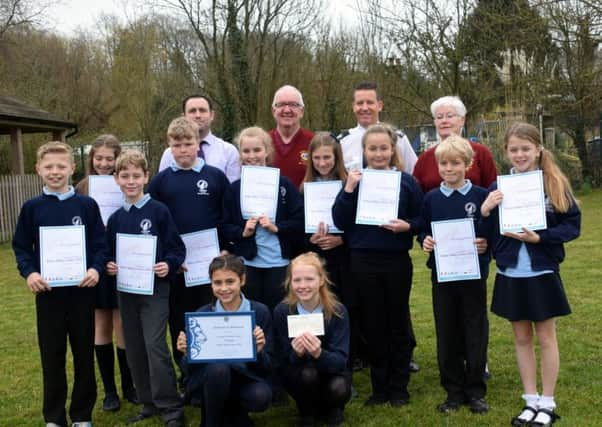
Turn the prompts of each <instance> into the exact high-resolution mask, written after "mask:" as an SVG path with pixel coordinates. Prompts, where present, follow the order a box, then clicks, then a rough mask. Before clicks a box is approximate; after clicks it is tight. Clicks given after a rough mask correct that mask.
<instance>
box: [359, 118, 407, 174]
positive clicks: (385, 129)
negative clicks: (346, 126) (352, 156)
mask: <svg viewBox="0 0 602 427" xmlns="http://www.w3.org/2000/svg"><path fill="white" fill-rule="evenodd" d="M379 133H382V134H385V135H387V136H388V137H389V141H390V142H391V148H393V155H392V156H391V161H390V163H389V166H394V167H395V169H397V170H398V171H399V172H403V162H402V159H400V158H399V151H398V150H397V134H396V133H395V129H393V126H391V125H388V124H386V123H376V124H374V125H372V126H370V127H368V129H366V133H364V136H363V137H362V151H365V149H366V140H367V139H368V136H369V135H373V134H379Z"/></svg>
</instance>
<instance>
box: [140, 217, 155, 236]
mask: <svg viewBox="0 0 602 427" xmlns="http://www.w3.org/2000/svg"><path fill="white" fill-rule="evenodd" d="M152 226H153V223H152V222H151V220H150V219H147V218H144V219H143V220H142V221H140V232H141V233H142V234H149V233H150V229H151V227H152Z"/></svg>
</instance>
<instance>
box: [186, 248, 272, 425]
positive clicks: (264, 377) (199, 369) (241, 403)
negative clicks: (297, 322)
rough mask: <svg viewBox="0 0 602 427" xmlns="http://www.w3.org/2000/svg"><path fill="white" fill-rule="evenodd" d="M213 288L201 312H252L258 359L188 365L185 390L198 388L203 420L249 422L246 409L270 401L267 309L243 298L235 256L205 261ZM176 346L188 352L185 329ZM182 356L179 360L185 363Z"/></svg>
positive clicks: (242, 278) (259, 407) (255, 408)
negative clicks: (213, 298) (210, 296)
mask: <svg viewBox="0 0 602 427" xmlns="http://www.w3.org/2000/svg"><path fill="white" fill-rule="evenodd" d="M209 275H210V277H211V289H212V290H213V295H214V296H215V298H216V299H215V302H214V303H212V304H207V305H204V306H203V307H201V308H199V309H198V310H197V311H199V312H228V311H230V312H235V311H254V312H255V321H256V323H257V325H256V326H255V330H254V331H253V335H254V336H255V345H256V347H257V360H256V361H255V362H246V363H235V364H225V363H209V364H195V365H189V366H188V370H189V372H188V383H187V385H186V388H187V390H188V392H189V393H196V392H197V391H200V392H201V401H202V416H203V420H202V423H201V425H202V426H206V427H215V426H222V425H235V426H248V425H252V423H251V420H250V419H249V416H248V413H249V412H263V411H265V410H266V409H267V408H268V406H269V404H270V402H271V400H272V390H271V388H270V384H269V376H270V373H271V366H272V348H273V340H272V316H271V315H270V312H269V310H268V308H267V307H266V306H265V305H263V304H261V303H259V302H257V301H253V300H248V299H247V298H245V296H244V295H243V293H242V292H241V290H242V287H243V286H244V285H245V265H244V263H243V261H242V259H240V258H239V257H237V256H234V255H224V256H219V257H216V258H214V259H213V261H212V262H211V264H210V265H209ZM178 350H180V351H181V352H182V353H186V334H185V333H184V332H180V334H179V336H178ZM185 360H186V358H183V359H182V362H183V363H186V362H185Z"/></svg>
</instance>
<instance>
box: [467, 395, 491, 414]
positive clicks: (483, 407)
mask: <svg viewBox="0 0 602 427" xmlns="http://www.w3.org/2000/svg"><path fill="white" fill-rule="evenodd" d="M468 408H469V409H470V412H472V413H473V414H484V413H485V412H487V411H489V405H488V404H487V402H486V401H485V399H484V398H482V397H481V398H479V399H476V398H474V397H473V398H471V399H469V400H468Z"/></svg>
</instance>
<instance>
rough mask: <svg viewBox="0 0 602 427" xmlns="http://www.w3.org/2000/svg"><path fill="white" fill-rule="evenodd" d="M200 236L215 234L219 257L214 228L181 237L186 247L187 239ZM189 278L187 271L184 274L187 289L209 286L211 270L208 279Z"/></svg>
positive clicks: (215, 240) (215, 238) (217, 243)
mask: <svg viewBox="0 0 602 427" xmlns="http://www.w3.org/2000/svg"><path fill="white" fill-rule="evenodd" d="M199 234H213V241H214V242H215V248H216V249H217V251H216V255H215V256H218V255H219V252H220V250H219V240H218V237H217V228H215V227H213V228H207V229H206V230H199V231H193V232H192V233H185V234H180V237H181V238H182V241H184V245H186V241H185V238H186V237H192V236H195V235H199ZM188 276H189V273H188V271H185V272H184V281H185V284H186V287H187V288H192V287H194V286H200V285H207V284H209V283H211V278H210V277H209V270H207V277H206V278H200V279H197V280H189V279H188Z"/></svg>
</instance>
